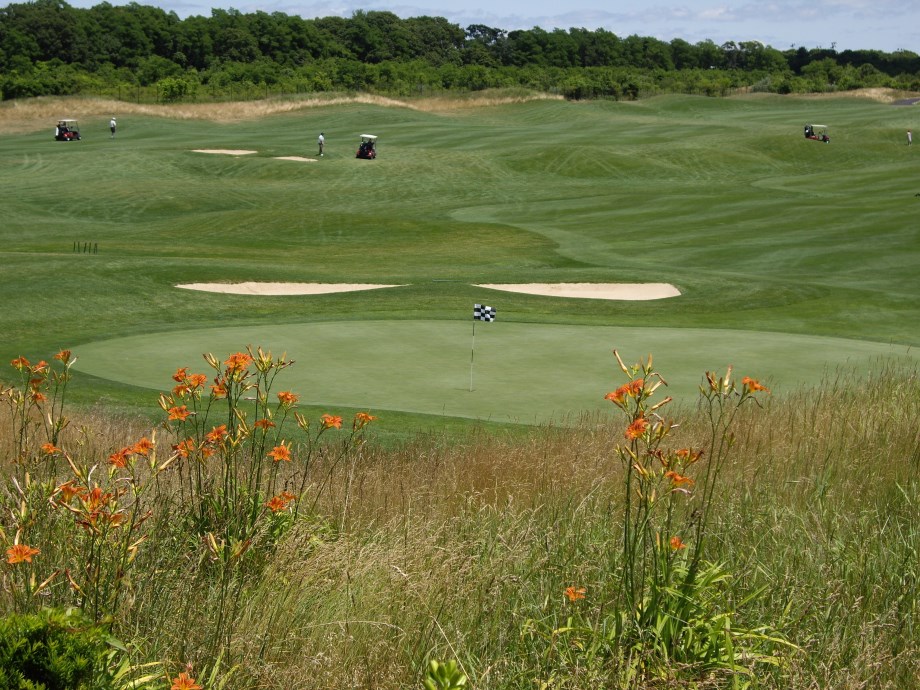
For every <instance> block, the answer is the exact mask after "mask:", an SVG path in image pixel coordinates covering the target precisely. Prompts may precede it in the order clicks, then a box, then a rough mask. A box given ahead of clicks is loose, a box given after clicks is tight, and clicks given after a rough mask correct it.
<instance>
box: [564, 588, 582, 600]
mask: <svg viewBox="0 0 920 690" xmlns="http://www.w3.org/2000/svg"><path fill="white" fill-rule="evenodd" d="M587 591H588V590H586V589H585V588H584V587H575V586H571V587H566V588H565V596H566V597H568V599H569V601H571V602H576V601H578V600H579V599H584V598H585V592H587Z"/></svg>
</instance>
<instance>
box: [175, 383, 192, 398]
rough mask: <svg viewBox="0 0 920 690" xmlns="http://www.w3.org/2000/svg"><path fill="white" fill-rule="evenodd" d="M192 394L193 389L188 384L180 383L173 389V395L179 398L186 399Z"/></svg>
mask: <svg viewBox="0 0 920 690" xmlns="http://www.w3.org/2000/svg"><path fill="white" fill-rule="evenodd" d="M191 392H192V387H191V386H189V385H188V384H187V383H180V384H179V385H178V386H176V387H174V388H173V389H172V394H173V395H174V396H176V397H177V398H184V397H185V396H187V395H189V394H190V393H191Z"/></svg>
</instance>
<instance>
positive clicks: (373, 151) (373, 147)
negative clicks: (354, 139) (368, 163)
mask: <svg viewBox="0 0 920 690" xmlns="http://www.w3.org/2000/svg"><path fill="white" fill-rule="evenodd" d="M376 157H377V136H376V135H375V134H362V135H361V143H360V144H359V145H358V152H357V153H355V158H364V159H365V160H373V159H374V158H376Z"/></svg>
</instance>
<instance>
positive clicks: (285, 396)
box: [278, 391, 300, 405]
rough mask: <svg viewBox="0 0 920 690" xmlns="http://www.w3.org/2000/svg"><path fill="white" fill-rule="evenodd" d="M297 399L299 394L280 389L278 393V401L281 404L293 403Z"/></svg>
mask: <svg viewBox="0 0 920 690" xmlns="http://www.w3.org/2000/svg"><path fill="white" fill-rule="evenodd" d="M298 400H300V396H299V395H297V394H296V393H292V392H291V391H281V392H279V393H278V402H280V403H281V404H282V405H293V404H294V403H296V402H297V401H298Z"/></svg>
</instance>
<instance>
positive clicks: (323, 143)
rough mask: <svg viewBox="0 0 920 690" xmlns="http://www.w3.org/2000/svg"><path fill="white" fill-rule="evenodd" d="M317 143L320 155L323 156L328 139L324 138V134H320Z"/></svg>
mask: <svg viewBox="0 0 920 690" xmlns="http://www.w3.org/2000/svg"><path fill="white" fill-rule="evenodd" d="M316 143H317V144H319V155H320V156H322V155H323V149H324V148H325V147H326V137H325V136H323V133H322V132H320V133H319V139H317V140H316Z"/></svg>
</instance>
